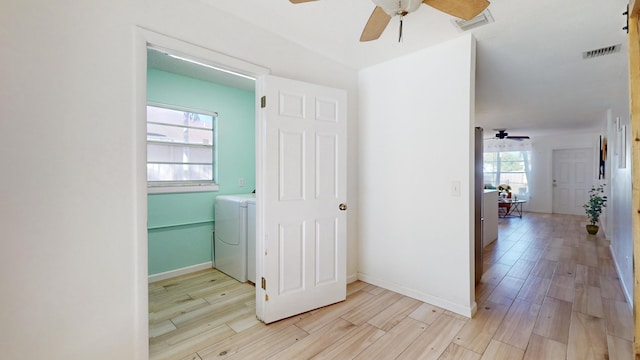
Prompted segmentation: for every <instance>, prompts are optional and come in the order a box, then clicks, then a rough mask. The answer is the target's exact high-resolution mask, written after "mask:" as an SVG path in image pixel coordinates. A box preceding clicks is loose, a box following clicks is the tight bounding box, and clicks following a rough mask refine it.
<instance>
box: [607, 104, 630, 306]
mask: <svg viewBox="0 0 640 360" xmlns="http://www.w3.org/2000/svg"><path fill="white" fill-rule="evenodd" d="M618 123H619V124H620V126H618ZM618 123H616V121H613V120H612V116H610V117H609V121H608V126H607V129H608V131H607V139H608V144H609V146H608V156H607V161H608V167H609V173H610V174H611V175H610V180H609V183H610V184H611V186H610V189H609V190H610V194H609V199H608V200H609V201H608V202H607V213H608V214H609V216H608V218H609V220H608V222H607V227H608V231H607V235H608V238H609V239H610V240H611V253H612V255H613V258H614V261H615V264H616V268H617V270H618V276H619V277H620V281H621V283H622V287H623V288H624V292H625V296H626V297H627V303H629V304H633V297H632V296H633V232H632V228H633V225H632V220H633V219H632V214H633V206H632V203H631V179H632V174H631V166H632V165H631V141H630V139H631V137H630V132H629V118H628V117H626V116H621V117H620V118H619V122H618ZM623 126H626V132H622V131H620V130H618V129H622V127H623ZM623 134H624V137H625V139H626V141H624V142H623V141H620V140H621V137H620V136H622V135H623ZM619 145H622V147H618V146H619ZM621 151H626V154H627V156H626V159H625V160H626V161H624V163H623V162H622V161H621V160H622V157H621Z"/></svg>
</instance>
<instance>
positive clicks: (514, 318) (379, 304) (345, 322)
mask: <svg viewBox="0 0 640 360" xmlns="http://www.w3.org/2000/svg"><path fill="white" fill-rule="evenodd" d="M584 224H585V222H584V217H583V216H566V215H548V214H533V213H525V215H524V216H523V218H522V219H519V218H511V219H500V224H499V234H500V236H499V240H498V241H497V242H494V243H492V244H491V245H489V246H488V247H486V248H485V251H484V269H485V272H484V274H483V277H482V281H481V282H480V284H479V285H478V287H477V288H476V301H477V303H478V312H477V313H476V315H475V316H474V317H473V319H471V320H470V319H468V318H465V317H462V316H459V315H457V314H454V313H452V312H449V311H446V310H443V309H441V308H438V307H436V306H432V305H429V304H426V303H423V302H420V301H417V300H415V299H412V298H409V297H406V296H402V295H399V294H397V293H394V292H391V291H388V290H385V289H382V288H379V287H376V286H373V285H370V284H367V283H364V282H360V281H358V282H355V283H352V284H349V285H348V288H347V289H348V290H347V293H348V295H347V300H346V301H344V302H342V303H338V304H335V305H332V306H328V307H324V308H321V309H318V310H315V311H312V312H309V313H305V314H302V315H299V316H295V317H293V318H290V319H286V320H282V321H279V322H277V323H274V324H270V325H264V324H262V323H260V322H258V321H257V320H256V319H255V299H254V296H255V295H254V288H253V286H252V285H249V284H240V283H238V282H236V281H234V280H232V279H231V278H229V277H228V276H226V275H224V274H222V273H220V272H218V271H216V270H205V271H200V272H197V273H193V274H189V275H184V276H181V277H178V278H174V279H168V280H164V281H159V282H156V283H152V284H149V332H150V339H149V347H150V357H151V359H178V360H186V359H191V360H200V359H202V360H205V359H278V360H279V359H311V358H313V359H367V360H368V359H411V360H413V359H441V360H445V359H452V360H454V359H455V360H465V359H470V360H471V359H499V360H502V359H505V360H507V359H526V360H530V359H536V360H538V359H544V360H552V359H576V360H578V359H579V360H585V359H610V360H627V359H632V358H633V356H632V339H633V317H632V313H631V311H630V309H629V306H628V304H627V303H626V302H625V297H624V295H623V292H622V288H621V286H620V283H619V280H618V277H617V274H616V270H615V265H614V263H613V260H612V258H611V255H610V253H609V249H608V245H609V242H608V241H607V240H605V239H604V237H603V236H602V235H601V234H599V235H598V236H590V235H587V234H586V231H585V229H584Z"/></svg>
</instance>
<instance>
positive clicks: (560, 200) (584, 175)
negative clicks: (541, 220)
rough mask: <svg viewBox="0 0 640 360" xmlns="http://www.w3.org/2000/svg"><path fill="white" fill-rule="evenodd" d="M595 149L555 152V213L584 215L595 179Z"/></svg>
mask: <svg viewBox="0 0 640 360" xmlns="http://www.w3.org/2000/svg"><path fill="white" fill-rule="evenodd" d="M593 161H594V160H593V149H591V148H586V149H563V150H553V213H554V214H572V215H584V208H583V207H582V205H584V204H585V203H586V202H587V199H588V192H589V189H591V185H592V179H593V174H594V172H593V169H594V168H593Z"/></svg>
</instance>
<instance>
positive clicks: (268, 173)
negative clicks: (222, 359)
mask: <svg viewBox="0 0 640 360" xmlns="http://www.w3.org/2000/svg"><path fill="white" fill-rule="evenodd" d="M258 92H259V93H260V94H262V95H264V96H265V98H264V100H262V101H263V102H262V105H261V111H260V112H261V114H260V116H259V120H258V122H259V123H258V127H257V129H258V131H261V132H262V134H259V135H258V138H260V137H261V136H264V138H263V139H264V142H263V143H262V144H260V143H259V144H258V146H259V149H258V155H259V156H260V158H261V159H262V164H261V166H260V168H259V169H258V172H259V174H258V177H259V179H258V182H259V186H258V198H259V199H261V200H262V201H259V204H260V205H259V206H261V207H262V208H261V211H259V213H258V228H259V231H258V233H259V234H264V235H263V238H259V239H258V245H257V247H258V249H257V251H258V258H259V259H257V260H258V261H257V266H258V274H260V278H259V279H256V280H257V284H256V291H257V303H256V314H257V316H258V318H259V319H261V320H262V321H264V322H265V323H270V322H273V321H277V320H280V319H283V318H287V317H290V316H293V315H297V314H300V313H303V312H306V311H309V310H312V309H316V308H318V307H322V306H326V305H329V304H333V303H336V302H339V301H342V300H345V298H346V240H347V239H346V220H347V218H346V211H345V210H346V204H345V202H346V180H347V179H346V114H347V111H346V92H345V91H343V90H338V89H332V88H326V87H322V86H318V85H314V84H308V83H303V82H300V81H294V80H288V79H283V78H278V77H274V76H266V77H264V78H261V79H259V82H258ZM260 228H261V230H262V231H260Z"/></svg>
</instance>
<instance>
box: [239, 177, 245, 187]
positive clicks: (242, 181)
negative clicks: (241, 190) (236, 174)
mask: <svg viewBox="0 0 640 360" xmlns="http://www.w3.org/2000/svg"><path fill="white" fill-rule="evenodd" d="M238 186H240V187H243V186H244V179H243V178H240V179H238Z"/></svg>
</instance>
